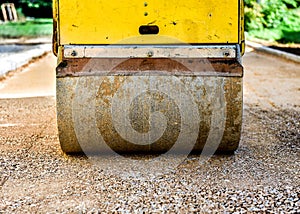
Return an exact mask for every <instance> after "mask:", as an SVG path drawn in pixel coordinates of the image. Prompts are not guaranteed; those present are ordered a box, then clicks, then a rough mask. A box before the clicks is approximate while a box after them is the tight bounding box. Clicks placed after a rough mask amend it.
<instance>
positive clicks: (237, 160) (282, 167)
mask: <svg viewBox="0 0 300 214" xmlns="http://www.w3.org/2000/svg"><path fill="white" fill-rule="evenodd" d="M243 63H244V66H245V78H244V92H245V94H244V102H245V103H244V125H243V132H242V139H241V142H240V147H239V149H238V150H237V151H236V153H235V154H234V155H230V156H224V155H217V156H213V157H212V158H211V159H209V160H208V161H206V162H203V161H202V159H201V157H199V156H197V155H193V156H189V157H188V158H187V159H186V160H185V161H184V162H183V163H182V164H181V165H179V166H178V167H177V168H176V169H174V170H171V171H168V172H166V173H147V172H139V173H137V174H135V175H132V176H130V175H128V174H127V175H126V176H123V174H122V173H123V172H122V171H120V173H119V174H117V173H110V172H109V171H107V170H106V171H104V170H102V169H101V167H99V166H98V165H95V164H93V163H92V162H91V161H90V160H89V159H88V158H87V157H85V156H67V155H65V154H63V153H62V151H61V150H60V146H59V142H58V138H57V129H56V117H55V97H54V93H55V92H54V79H55V77H54V71H53V69H54V66H55V59H54V57H53V56H52V55H46V56H45V57H43V58H41V59H39V60H38V61H36V63H34V64H31V65H30V66H28V67H27V68H26V69H25V70H24V71H22V72H17V73H16V74H15V75H13V76H12V77H9V78H7V79H5V80H3V81H2V82H0V94H1V96H2V98H1V99H0V148H1V154H0V213H98V212H99V213H100V212H107V213H108V212H111V211H116V212H125V213H126V212H128V213H141V212H145V213H148V212H154V213H161V212H173V213H178V212H182V213H190V212H200V213H219V212H221V213H234V212H236V213H249V212H250V213H254V212H266V211H268V212H269V213H299V211H300V177H299V176H300V174H299V169H300V125H299V123H300V114H299V110H300V96H299V95H300V69H299V68H300V66H299V64H296V63H291V62H288V61H285V60H282V59H280V58H274V57H271V56H269V55H262V54H258V53H255V52H253V50H251V49H247V53H246V55H245V57H244V59H243ZM37 71H39V72H37ZM31 73H33V74H32V75H33V76H34V78H36V79H39V80H41V82H43V84H40V83H38V82H37V81H33V82H31V83H30V84H29V80H30V81H32V78H30V76H31ZM22 83H23V84H22ZM16 94H18V96H16ZM16 97H21V98H16ZM137 158H141V157H137ZM105 161H106V160H105V158H104V157H103V163H106V162H105ZM170 161H172V160H170ZM109 164H110V163H109V162H107V166H110V165H109ZM132 167H134V166H132Z"/></svg>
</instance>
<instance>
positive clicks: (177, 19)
mask: <svg viewBox="0 0 300 214" xmlns="http://www.w3.org/2000/svg"><path fill="white" fill-rule="evenodd" d="M56 3H57V5H58V11H59V17H58V31H59V35H58V40H59V44H60V45H66V44H115V43H129V44H131V43H136V44H145V43H147V44H168V43H173V42H174V41H173V40H172V39H171V40H170V39H168V38H176V39H177V40H178V41H181V42H182V43H193V44H199V43H214V44H215V43H223V44H226V43H232V44H238V43H240V42H241V36H242V33H241V32H242V28H241V26H242V25H243V22H241V20H240V17H241V14H240V13H242V12H243V10H241V4H242V1H239V0H219V1H214V0H188V1H178V0H164V1H161V0H147V1H136V0H110V1H103V0H97V1H94V0H93V1H92V0H85V1H82V0H64V1H57V0H56ZM140 26H158V28H159V32H158V34H157V35H142V36H141V34H140V32H139V28H140ZM130 38H133V39H130Z"/></svg>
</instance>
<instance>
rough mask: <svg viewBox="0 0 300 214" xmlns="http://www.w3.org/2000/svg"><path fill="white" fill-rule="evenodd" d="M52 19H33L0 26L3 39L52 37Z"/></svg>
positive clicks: (0, 34) (0, 35)
mask: <svg viewBox="0 0 300 214" xmlns="http://www.w3.org/2000/svg"><path fill="white" fill-rule="evenodd" d="M52 29H53V22H52V19H49V18H47V19H45V18H43V19H41V18H38V19H31V20H27V21H26V22H8V23H6V24H2V25H0V37H1V38H20V37H39V36H50V35H52Z"/></svg>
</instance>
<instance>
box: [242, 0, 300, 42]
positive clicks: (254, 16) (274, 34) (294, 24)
mask: <svg viewBox="0 0 300 214" xmlns="http://www.w3.org/2000/svg"><path fill="white" fill-rule="evenodd" d="M245 30H246V31H247V32H248V35H249V36H250V37H256V38H261V39H266V40H270V41H278V42H283V43H293V42H294V43H300V0H261V1H257V0H245Z"/></svg>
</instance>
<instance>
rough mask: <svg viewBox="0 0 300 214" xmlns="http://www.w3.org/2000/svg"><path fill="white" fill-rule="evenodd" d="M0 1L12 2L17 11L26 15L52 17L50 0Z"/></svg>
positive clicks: (3, 0) (4, 1)
mask: <svg viewBox="0 0 300 214" xmlns="http://www.w3.org/2000/svg"><path fill="white" fill-rule="evenodd" d="M2 2H3V3H14V4H15V6H16V8H17V10H18V12H19V13H20V14H24V15H25V16H27V17H34V18H51V17H52V0H2V1H1V3H2Z"/></svg>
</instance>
